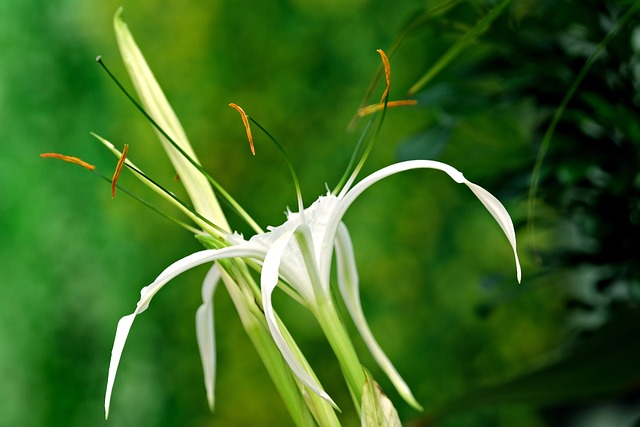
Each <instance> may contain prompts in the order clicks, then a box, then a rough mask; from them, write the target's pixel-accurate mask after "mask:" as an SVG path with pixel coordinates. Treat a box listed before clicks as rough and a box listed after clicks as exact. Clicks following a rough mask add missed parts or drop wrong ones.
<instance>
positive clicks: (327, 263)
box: [319, 160, 466, 275]
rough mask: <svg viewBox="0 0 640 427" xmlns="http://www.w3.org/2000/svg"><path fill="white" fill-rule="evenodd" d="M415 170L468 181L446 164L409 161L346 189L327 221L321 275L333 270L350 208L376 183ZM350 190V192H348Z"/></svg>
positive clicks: (394, 165) (383, 170) (379, 171)
mask: <svg viewBox="0 0 640 427" xmlns="http://www.w3.org/2000/svg"><path fill="white" fill-rule="evenodd" d="M413 169H438V170H441V171H443V172H445V173H446V174H447V175H449V176H450V177H451V178H453V180H454V181H456V182H458V183H463V182H465V181H466V180H465V179H464V176H463V175H462V173H461V172H459V171H458V170H457V169H455V168H454V167H452V166H449V165H448V164H446V163H442V162H436V161H435V160H409V161H406V162H400V163H395V164H393V165H390V166H387V167H384V168H382V169H380V170H378V171H376V172H374V173H372V174H371V175H369V176H367V177H366V178H364V179H363V180H362V181H360V182H358V183H357V184H356V185H355V186H354V187H353V188H352V189H350V190H348V189H347V188H346V187H345V188H344V189H343V190H342V192H341V193H340V194H339V195H338V199H340V201H339V203H338V204H337V206H336V207H335V210H334V212H333V215H332V216H331V219H330V220H328V221H327V226H326V227H327V228H326V230H327V231H326V233H325V237H324V241H323V243H322V246H321V248H322V253H321V254H320V263H319V265H320V271H321V275H326V274H327V273H328V271H329V269H330V268H331V255H332V253H333V238H334V236H335V233H336V231H337V229H338V224H339V223H340V222H341V221H342V217H343V216H344V214H345V213H346V212H347V209H349V206H351V204H352V203H353V202H354V201H355V200H356V199H357V198H358V196H360V194H362V192H364V190H366V189H367V188H369V187H371V186H372V185H373V184H375V183H376V182H378V181H380V180H382V179H384V178H386V177H388V176H390V175H394V174H396V173H399V172H404V171H407V170H413ZM347 190H348V191H347Z"/></svg>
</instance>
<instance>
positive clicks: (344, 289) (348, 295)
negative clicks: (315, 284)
mask: <svg viewBox="0 0 640 427" xmlns="http://www.w3.org/2000/svg"><path fill="white" fill-rule="evenodd" d="M336 267H337V270H338V286H339V287H340V293H341V294H342V298H343V299H344V302H345V305H346V306H347V309H348V310H349V314H351V318H352V319H353V323H354V324H355V325H356V327H357V328H358V331H359V332H360V335H361V336H362V339H363V340H364V342H365V344H366V345H367V347H368V348H369V351H370V352H371V355H372V356H373V358H374V359H375V360H376V362H377V363H378V365H379V366H380V368H381V369H382V370H383V371H384V373H385V374H387V376H388V377H389V379H390V380H391V382H392V383H393V385H394V386H395V388H396V390H398V393H399V394H400V396H402V398H403V399H404V400H405V401H406V402H407V403H408V404H410V405H411V406H413V407H414V408H416V409H418V410H420V411H421V410H422V406H420V404H419V403H418V402H417V401H416V399H415V397H413V393H411V390H410V389H409V386H408V385H407V383H406V382H405V381H404V380H403V379H402V377H401V376H400V374H399V373H398V371H397V370H396V368H395V367H394V366H393V364H392V363H391V361H390V360H389V358H388V357H387V356H386V354H384V352H383V351H382V348H381V347H380V345H379V344H378V342H377V341H376V339H375V338H374V337H373V333H371V329H369V325H368V324H367V320H366V319H365V317H364V312H363V311H362V305H361V303H360V293H359V290H358V282H359V280H358V269H357V267H356V260H355V257H354V253H353V245H352V244H351V238H350V237H349V232H348V231H347V227H346V226H345V225H344V224H343V223H340V226H339V227H338V233H337V234H336Z"/></svg>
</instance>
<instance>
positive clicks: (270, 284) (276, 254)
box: [260, 227, 335, 406]
mask: <svg viewBox="0 0 640 427" xmlns="http://www.w3.org/2000/svg"><path fill="white" fill-rule="evenodd" d="M296 229H297V227H291V229H289V230H286V231H285V232H283V233H282V235H280V236H279V237H278V238H277V239H276V240H275V241H274V242H273V244H272V245H271V247H270V249H269V251H268V252H267V255H266V257H265V259H264V263H263V265H262V275H261V277H260V287H261V290H262V305H263V309H264V315H265V317H266V320H267V326H268V327H269V331H270V332H271V336H272V337H273V340H274V342H275V343H276V346H277V347H278V349H279V350H280V353H281V354H282V357H284V360H285V361H286V362H287V364H288V365H289V367H290V368H291V370H292V371H293V373H294V374H295V375H296V376H297V377H298V378H299V379H300V381H302V383H303V384H305V385H306V386H307V387H309V389H310V390H311V391H313V392H314V393H315V394H317V395H318V396H320V397H321V398H323V399H325V400H327V401H328V402H329V403H331V404H332V405H334V406H335V403H334V402H333V400H332V399H331V397H329V395H328V394H327V393H326V392H325V391H324V390H323V389H322V387H320V385H319V384H318V383H317V382H316V380H315V379H314V378H312V377H311V375H309V373H308V372H307V371H306V369H304V367H303V366H302V364H301V363H300V362H299V361H298V359H297V358H296V356H295V355H294V354H293V352H292V351H291V349H290V348H289V344H287V341H286V340H285V338H284V337H283V335H282V332H280V327H279V326H278V322H277V320H276V314H275V311H274V309H273V303H272V301H271V295H272V293H273V290H274V289H275V288H276V286H277V284H278V276H279V273H278V272H279V268H280V262H281V260H282V254H283V253H284V250H285V249H286V247H287V245H288V244H289V242H290V241H291V239H292V237H293V233H294V232H295V231H296Z"/></svg>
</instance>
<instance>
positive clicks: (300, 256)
mask: <svg viewBox="0 0 640 427" xmlns="http://www.w3.org/2000/svg"><path fill="white" fill-rule="evenodd" d="M114 25H115V30H116V35H117V38H118V43H119V45H120V49H121V53H122V56H123V59H124V60H125V63H126V64H127V68H128V71H129V74H130V75H131V77H132V79H133V80H134V85H135V86H136V90H137V91H138V93H139V94H140V96H141V99H142V102H143V104H144V105H145V108H147V109H148V110H149V114H148V115H147V113H146V112H144V111H143V112H144V114H145V115H147V117H148V118H149V120H150V121H152V123H153V124H154V126H155V127H156V130H157V131H158V132H159V133H160V137H161V140H162V141H163V144H164V146H165V149H166V150H167V151H168V152H169V153H170V154H169V155H170V158H171V161H172V162H173V164H174V165H175V166H176V169H178V170H179V174H180V176H181V178H182V181H183V182H184V183H185V186H186V187H187V190H188V192H189V195H190V198H191V199H192V201H193V202H194V208H195V211H196V212H197V213H198V214H200V215H202V216H203V217H206V218H208V219H210V220H211V221H212V222H213V223H215V225H217V226H219V228H216V229H215V230H214V232H213V233H211V232H209V234H207V233H206V231H209V230H208V229H207V228H203V229H204V230H206V231H205V232H203V233H202V234H200V235H199V238H200V239H201V240H202V241H203V242H208V244H205V246H206V247H208V248H209V249H205V250H202V251H199V252H196V253H193V254H191V255H188V256H187V257H185V258H183V259H181V260H179V261H177V262H175V263H174V264H172V265H170V266H169V267H168V268H166V269H165V270H164V271H163V272H162V273H161V274H160V275H159V276H158V277H157V278H156V279H155V280H154V281H153V282H152V283H151V284H150V285H148V286H146V287H144V288H143V289H142V290H141V293H140V300H139V301H138V303H137V305H136V308H135V310H134V311H133V313H131V314H129V315H126V316H124V317H123V318H122V319H120V321H119V322H118V326H117V330H116V335H115V339H114V345H113V349H112V354H111V360H110V364H109V373H108V379H107V390H106V397H105V411H106V414H108V411H109V405H110V399H111V393H112V390H113V385H114V381H115V377H116V373H117V369H118V365H119V363H120V359H121V356H122V352H123V349H124V345H125V343H126V340H127V336H128V334H129V331H130V330H131V327H132V325H133V322H134V321H135V319H136V317H137V316H138V315H139V314H141V313H142V312H144V311H145V310H146V309H147V308H148V306H149V304H150V302H151V300H152V299H153V297H154V296H155V295H156V294H157V293H158V292H159V291H160V290H161V289H162V288H163V287H164V286H165V285H166V284H167V283H168V282H169V281H170V280H171V279H173V278H174V277H176V276H178V275H179V274H181V273H183V272H185V271H187V270H189V269H191V268H193V267H196V266H199V265H202V264H212V266H211V268H210V270H209V273H208V274H207V276H206V278H205V280H204V283H203V286H202V299H203V302H202V305H201V306H200V308H199V309H198V311H197V313H196V334H197V338H198V346H199V349H200V353H201V357H202V363H203V370H204V375H205V386H206V391H207V397H208V401H209V404H210V406H213V399H214V381H215V336H214V328H213V323H212V320H213V302H212V301H213V295H214V292H215V290H216V287H217V284H218V282H219V281H222V282H223V283H224V284H225V285H226V286H227V289H229V291H230V293H231V294H232V299H233V300H234V303H235V305H236V308H237V309H238V311H239V314H240V317H241V319H245V318H251V319H252V321H254V322H256V323H259V322H260V321H264V323H266V327H267V333H268V334H269V337H270V339H271V340H272V342H273V343H274V344H275V346H276V348H277V351H278V352H279V355H280V356H281V358H282V359H284V361H285V362H286V364H287V365H288V367H289V368H290V371H291V372H293V374H294V375H295V377H296V378H297V379H298V380H299V381H300V382H301V383H302V384H304V385H305V386H306V387H308V388H309V389H310V390H311V391H312V392H313V393H314V394H315V395H316V396H319V397H320V398H321V399H324V401H326V402H329V403H330V404H331V405H333V406H335V404H334V402H333V401H332V399H331V397H330V396H329V394H328V393H327V392H326V391H324V389H323V388H322V386H321V385H320V383H319V381H318V380H317V378H316V377H315V375H314V374H313V371H312V370H311V369H310V367H309V366H308V364H307V363H306V361H305V360H304V357H303V355H302V354H301V352H300V351H299V349H298V348H297V347H296V345H295V342H293V340H292V339H291V337H290V336H289V334H288V332H287V331H286V328H285V326H284V325H283V324H282V323H281V322H280V321H279V320H278V317H277V315H276V312H275V310H274V307H273V301H272V294H273V291H274V290H275V288H276V287H278V286H280V287H281V288H283V290H285V291H287V293H288V294H289V295H291V296H293V297H294V298H296V300H298V301H299V302H301V303H302V304H303V305H305V306H306V307H307V308H308V309H309V310H310V311H311V312H312V313H313V314H314V316H315V317H316V319H317V320H318V322H319V324H320V326H321V328H322V329H323V331H324V332H325V334H326V336H327V339H328V340H329V342H330V344H331V346H332V348H333V350H334V352H335V353H336V356H337V358H338V360H339V362H340V365H341V368H342V370H343V373H344V374H345V379H346V381H347V384H348V386H349V390H350V392H351V395H352V397H353V399H354V403H355V404H356V408H357V409H358V410H360V409H361V407H360V405H361V404H362V394H363V389H364V388H365V387H367V377H366V374H365V372H364V370H363V368H362V366H361V365H360V362H359V361H358V357H357V355H356V352H355V349H354V348H353V345H352V343H351V340H350V339H349V337H348V335H347V334H346V331H345V329H344V326H343V325H342V322H341V320H340V316H339V315H338V312H337V309H336V307H335V305H334V301H333V296H332V293H331V287H330V278H331V270H332V266H333V264H334V255H335V266H336V270H337V284H338V288H339V291H340V295H341V296H342V299H343V300H344V303H345V305H346V307H347V309H348V311H349V314H350V316H351V318H352V319H353V322H354V324H355V325H356V327H357V329H358V331H359V333H360V335H361V336H362V338H363V340H364V342H365V343H366V345H367V347H368V349H369V351H370V352H371V354H372V356H373V357H374V359H375V360H376V362H377V363H378V365H379V366H380V367H381V369H382V370H383V371H384V372H385V374H386V375H387V376H388V377H389V378H390V380H391V382H392V383H393V385H394V386H395V387H396V389H397V390H398V392H399V394H400V395H401V396H402V397H403V398H404V399H405V400H406V401H407V402H408V403H409V404H411V405H412V406H414V407H415V408H418V409H421V407H420V405H419V404H418V402H417V401H416V399H415V398H414V396H413V394H412V393H411V390H410V389H409V387H408V385H407V384H406V382H405V381H404V380H403V379H402V377H401V376H400V374H399V373H398V372H397V371H396V369H395V368H394V366H393V365H392V364H391V362H390V360H389V359H388V358H387V356H386V355H385V353H384V352H383V350H382V349H381V347H380V346H379V344H378V343H377V342H376V340H375V338H374V337H373V334H372V332H371V330H370V329H369V326H368V324H367V322H366V320H365V317H364V313H363V310H362V307H361V304H360V296H359V280H358V274H357V267H356V264H355V255H354V253H353V245H352V243H351V239H350V237H349V233H348V231H347V228H346V226H345V225H344V224H343V223H342V218H343V217H344V215H345V213H346V212H347V210H348V208H349V207H350V206H351V204H352V203H353V202H354V201H355V200H356V199H357V198H358V197H359V196H360V195H361V194H362V193H363V192H364V191H365V190H366V189H368V188H369V187H370V186H372V185H373V184H375V183H376V182H378V181H380V180H382V179H384V178H387V177H389V176H391V175H394V174H397V173H400V172H404V171H407V170H414V169H437V170H440V171H442V172H444V173H446V174H447V175H449V176H450V177H451V178H452V179H453V180H454V181H455V182H457V183H459V184H464V185H466V186H467V187H468V188H469V189H470V190H471V191H472V192H473V193H474V194H475V195H476V197H477V198H478V199H479V200H480V202H481V203H482V204H483V205H484V206H485V207H486V208H487V210H488V211H489V212H490V213H491V215H492V216H493V217H494V219H495V220H496V221H497V223H498V224H499V226H500V227H501V228H502V230H503V232H504V233H505V235H506V237H507V239H508V241H509V243H510V244H511V246H512V248H513V253H514V257H515V264H516V271H517V273H516V274H517V278H518V281H520V276H521V271H520V264H519V261H518V255H517V252H516V238H515V231H514V228H513V224H512V222H511V218H510V217H509V214H508V213H507V211H506V209H505V208H504V206H503V205H502V204H501V203H500V202H499V201H498V200H497V199H496V198H495V197H494V196H492V195H491V194H490V193H489V192H488V191H486V190H485V189H483V188H482V187H480V186H478V185H476V184H473V183H472V182H470V181H468V180H467V179H465V178H464V176H463V175H462V173H460V172H459V171H458V170H456V169H455V168H453V167H452V166H449V165H447V164H445V163H441V162H437V161H430V160H412V161H407V162H401V163H396V164H393V165H391V166H387V167H385V168H383V169H380V170H378V171H377V172H375V173H373V174H371V175H369V176H367V177H366V178H364V179H362V180H361V181H360V182H358V183H354V182H355V178H356V175H357V173H358V171H359V170H360V168H361V166H362V163H363V162H364V159H366V155H367V153H368V152H369V150H370V149H371V146H372V143H370V145H369V146H368V147H367V149H366V150H365V155H364V156H363V158H362V160H361V161H360V163H358V165H357V166H356V168H355V169H354V170H353V173H352V174H351V176H350V177H349V179H348V180H347V181H346V183H345V185H344V186H341V188H342V190H340V191H339V192H338V191H336V192H335V193H328V194H326V195H324V196H321V197H319V198H318V199H317V200H316V201H315V202H314V203H313V204H311V205H310V206H309V207H307V208H304V207H303V204H302V199H301V196H300V194H298V200H299V207H298V211H297V212H288V213H287V215H286V221H285V222H284V223H283V224H281V225H280V226H276V227H269V228H267V231H266V232H262V229H261V228H260V227H259V226H257V225H256V224H255V223H254V222H253V220H251V219H250V218H249V217H248V215H246V214H245V213H244V211H242V210H240V209H239V208H238V207H236V206H235V205H234V203H235V202H234V201H233V200H232V199H230V197H229V196H228V195H226V194H224V192H222V194H223V196H225V197H226V198H227V200H228V201H230V202H231V204H232V206H234V207H236V210H237V211H239V212H240V214H241V216H243V218H245V220H247V222H248V223H249V225H251V226H252V227H253V229H254V230H255V231H256V234H255V235H254V236H252V237H251V238H249V239H248V240H247V239H245V238H244V237H243V236H241V235H239V234H237V233H230V232H226V231H225V230H227V229H228V225H227V222H226V220H225V219H224V216H223V215H222V213H221V211H220V210H219V206H218V204H217V202H216V201H215V197H214V195H213V191H212V189H211V187H210V185H209V184H210V183H211V184H212V185H213V186H214V187H216V188H217V189H218V190H219V191H220V190H221V189H220V188H219V187H217V186H216V183H215V182H214V181H212V179H211V178H210V177H209V176H208V175H206V173H205V172H204V171H203V170H202V168H201V167H200V165H199V163H198V162H197V160H194V159H195V156H194V155H193V151H192V149H191V147H190V145H189V143H188V141H187V139H186V136H184V134H183V131H182V128H181V126H180V124H179V122H178V121H177V118H175V115H174V114H173V111H172V110H171V108H170V106H169V104H168V102H167V101H166V98H165V97H164V95H163V94H162V91H161V90H160V88H159V86H158V85H157V83H156V82H155V79H154V77H153V74H152V73H151V71H150V70H149V68H148V66H147V64H146V62H145V61H144V58H143V57H142V54H141V52H140V50H139V49H138V47H137V45H136V44H135V41H134V40H133V37H132V36H131V34H130V33H129V31H128V28H127V26H126V24H125V23H124V21H123V20H122V17H121V11H119V12H118V13H117V14H116V18H115V20H114ZM380 53H381V56H382V59H383V62H384V65H385V75H386V77H387V88H386V89H385V93H384V95H383V97H382V101H381V103H380V104H376V105H374V106H372V107H371V108H370V109H369V110H371V111H369V110H365V111H364V112H363V114H369V113H370V112H373V111H375V110H377V109H379V108H382V109H383V111H384V109H386V107H388V106H389V103H388V102H387V94H388V90H389V66H388V60H387V59H386V56H385V55H384V53H383V52H382V51H380ZM134 102H135V101H134ZM403 102H404V101H403ZM236 107H237V106H236ZM234 108H235V107H234ZM237 109H238V111H239V112H241V115H243V121H244V122H245V126H246V127H247V133H248V136H249V139H250V141H251V136H250V130H249V127H248V121H247V117H246V115H245V114H244V112H243V111H242V109H239V107H238V108H237ZM164 127H166V128H167V129H168V131H169V133H170V134H171V135H169V134H168V133H166V132H164V130H163V128H164ZM175 138H177V139H175ZM174 139H175V141H174ZM176 142H177V143H176ZM274 142H275V141H274ZM276 144H277V142H276ZM278 146H279V144H278ZM279 148H281V147H280V146H279ZM252 151H253V147H252ZM356 151H357V150H356ZM171 153H173V154H171ZM122 161H123V162H126V164H127V165H130V162H129V160H128V159H127V160H124V159H123V160H122ZM350 166H351V165H350ZM350 166H349V167H348V168H347V169H348V170H349V169H350ZM180 170H181V171H182V172H180ZM185 176H187V177H189V179H188V180H187V181H186V182H185ZM202 176H206V177H207V178H209V180H208V181H207V179H202ZM294 181H296V187H298V185H297V178H295V174H294ZM248 266H249V267H252V268H254V269H255V270H256V271H258V272H259V273H260V288H259V289H258V288H257V287H255V286H254V285H255V284H253V282H252V281H253V279H252V276H251V275H250V274H248V273H247V272H246V269H247V268H248ZM243 293H246V294H247V295H249V296H248V297H246V296H245V297H244V300H243V298H242V296H241V295H242V294H243ZM236 301H240V302H236ZM251 316H253V317H251ZM260 316H263V317H260ZM243 324H244V325H245V329H247V331H248V332H249V328H248V327H247V323H244V321H243ZM261 338H263V337H262V336H260V338H258V339H257V340H255V341H260V339H261ZM255 341H254V342H255ZM259 351H260V350H259ZM261 356H262V357H263V360H264V359H265V357H264V356H263V355H262V354H261ZM267 359H268V358H267ZM265 365H267V367H268V368H269V363H268V360H265ZM272 376H273V375H272ZM302 394H303V395H308V393H304V392H303V393H302ZM311 411H312V412H314V410H313V409H311ZM332 414H333V412H331V415H326V416H325V418H324V419H325V420H327V422H326V423H322V422H319V424H321V425H334V424H335V422H334V421H335V420H334V418H331V417H332V416H334V415H332ZM314 416H317V414H316V412H314Z"/></svg>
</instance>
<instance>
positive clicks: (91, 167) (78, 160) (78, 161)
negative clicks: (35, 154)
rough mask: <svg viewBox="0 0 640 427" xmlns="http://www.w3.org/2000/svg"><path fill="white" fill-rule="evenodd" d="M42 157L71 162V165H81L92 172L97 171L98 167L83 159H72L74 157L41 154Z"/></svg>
mask: <svg viewBox="0 0 640 427" xmlns="http://www.w3.org/2000/svg"><path fill="white" fill-rule="evenodd" d="M40 157H43V158H52V159H60V160H64V161H65V162H69V163H74V164H76V165H80V166H82V167H83V168H85V169H89V170H90V171H92V170H95V169H96V167H95V166H94V165H92V164H89V163H87V162H85V161H84V160H82V159H79V158H77V157H72V156H65V155H64V154H58V153H42V154H40Z"/></svg>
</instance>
